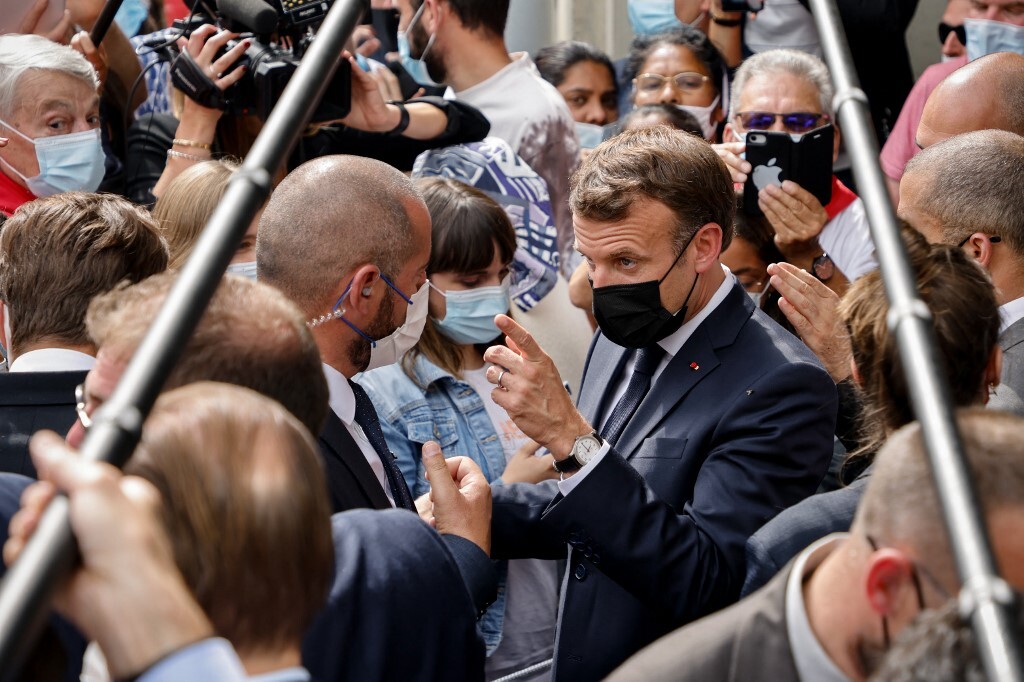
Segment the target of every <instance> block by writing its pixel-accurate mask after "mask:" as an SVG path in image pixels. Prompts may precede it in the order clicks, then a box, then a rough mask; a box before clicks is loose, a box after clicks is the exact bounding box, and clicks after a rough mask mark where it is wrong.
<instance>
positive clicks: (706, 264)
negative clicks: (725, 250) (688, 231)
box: [693, 223, 722, 274]
mask: <svg viewBox="0 0 1024 682" xmlns="http://www.w3.org/2000/svg"><path fill="white" fill-rule="evenodd" d="M693 241H694V242H695V245H696V249H695V258H694V260H695V261H696V262H695V263H694V267H695V269H696V270H697V272H698V273H701V274H703V273H705V272H707V271H709V270H710V269H711V268H712V267H715V265H716V264H717V263H718V259H719V257H720V256H721V255H722V228H721V226H720V225H719V224H718V223H708V224H706V225H704V226H703V227H701V228H700V234H698V235H697V236H696V237H695V238H694V240H693Z"/></svg>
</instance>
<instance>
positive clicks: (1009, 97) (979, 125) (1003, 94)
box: [917, 52, 1024, 149]
mask: <svg viewBox="0 0 1024 682" xmlns="http://www.w3.org/2000/svg"><path fill="white" fill-rule="evenodd" d="M975 130H1008V131H1010V132H1011V133H1017V134H1018V135H1024V55H1019V54H1016V53H1013V52H997V53H996V54H990V55H987V56H985V57H981V58H980V59H976V60H974V61H973V62H971V63H970V64H968V65H967V66H964V67H962V68H960V69H957V70H956V71H954V72H953V73H951V74H950V75H949V76H947V77H946V79H945V80H943V81H942V82H941V83H939V85H938V87H936V88H935V90H933V91H932V94H931V95H929V97H928V101H927V102H926V103H925V105H924V111H923V113H922V114H921V122H920V124H918V127H917V144H918V146H919V147H921V148H922V149H924V148H926V147H930V146H931V145H933V144H935V143H936V142H941V141H942V140H945V139H947V138H949V137H952V136H954V135H960V134H961V133H968V132H971V131H975Z"/></svg>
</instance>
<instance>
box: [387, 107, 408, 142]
mask: <svg viewBox="0 0 1024 682" xmlns="http://www.w3.org/2000/svg"><path fill="white" fill-rule="evenodd" d="M388 104H394V105H395V106H396V107H398V113H399V114H400V115H401V116H400V118H399V119H398V125H396V126H395V127H394V128H392V129H391V130H389V131H388V132H386V133H385V135H389V136H391V137H398V136H399V135H401V134H402V133H404V132H405V129H406V128H408V127H409V110H408V109H406V108H405V104H404V103H403V102H388Z"/></svg>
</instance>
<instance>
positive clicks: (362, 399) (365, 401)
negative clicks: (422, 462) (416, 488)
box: [348, 381, 416, 511]
mask: <svg viewBox="0 0 1024 682" xmlns="http://www.w3.org/2000/svg"><path fill="white" fill-rule="evenodd" d="M348 383H349V385H350V386H351V387H352V393H353V394H355V398H356V424H359V427H360V428H361V429H362V430H363V433H364V434H366V439H367V440H368V441H370V445H372V446H373V449H374V451H375V452H376V453H377V456H378V457H380V461H381V463H382V464H383V465H384V475H385V476H386V477H387V479H388V485H389V486H391V496H392V497H394V498H395V506H396V507H401V508H404V509H411V510H413V511H415V510H416V505H415V504H414V503H413V500H412V493H410V492H409V486H407V485H406V484H405V478H404V477H403V476H402V471H401V469H399V468H398V462H396V461H395V456H394V455H393V454H391V450H390V449H388V444H387V441H386V440H384V432H383V431H381V430H380V422H379V421H378V420H377V410H375V409H374V408H373V402H372V401H371V400H370V396H368V395H366V391H364V390H363V387H362V386H360V385H359V384H357V383H355V382H354V381H350V382H348Z"/></svg>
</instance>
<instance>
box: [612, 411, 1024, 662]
mask: <svg viewBox="0 0 1024 682" xmlns="http://www.w3.org/2000/svg"><path fill="white" fill-rule="evenodd" d="M957 421H958V422H959V425H960V434H961V436H962V437H963V444H964V453H965V454H966V457H967V463H968V465H969V466H970V468H971V471H972V473H973V475H974V484H975V487H976V489H977V491H978V499H979V500H981V501H982V502H983V509H982V512H983V513H984V514H985V520H986V522H987V525H988V533H989V537H990V538H992V540H993V542H994V544H993V551H994V552H995V557H996V563H997V565H998V567H999V569H1000V571H1001V572H1002V575H1003V577H1004V579H1005V580H1006V581H1007V582H1008V583H1009V584H1010V585H1011V586H1013V587H1015V588H1017V589H1020V588H1021V586H1022V585H1024V571H1022V567H1024V563H1022V562H1021V557H1022V556H1024V544H1022V539H1024V535H1022V534H1021V532H1020V523H1021V519H1022V516H1021V512H1022V507H1021V491H1022V485H1024V459H1022V457H1021V455H1024V449H1022V446H1021V443H1022V439H1021V435H1022V433H1024V421H1022V420H1021V419H1020V418H1019V417H1015V416H1012V415H1008V414H1005V413H1001V412H994V411H991V410H982V409H977V408H975V409H970V410H962V411H960V413H959V414H958V416H957ZM875 462H876V464H875V471H874V473H873V474H872V476H871V480H870V482H869V483H868V487H867V490H866V491H865V493H864V498H863V499H862V500H861V503H860V506H859V507H858V508H857V516H856V518H855V519H854V522H853V526H852V527H851V528H850V532H849V533H842V534H840V533H837V534H834V535H829V536H827V537H825V538H822V539H821V540H819V541H818V542H816V543H814V544H813V545H811V546H810V547H808V548H807V549H805V550H804V551H803V552H801V553H800V554H799V555H797V557H796V558H795V559H794V560H793V561H791V562H790V563H789V565H788V566H787V567H786V568H785V569H784V570H783V571H782V572H780V573H779V575H777V576H776V577H775V578H774V579H772V581H771V582H769V583H768V584H767V585H765V586H764V587H763V588H761V589H760V590H758V591H757V592H755V593H754V594H752V595H750V596H749V597H747V598H746V599H744V600H743V601H741V602H739V603H738V604H736V605H734V606H732V607H730V608H728V609H726V610H725V611H721V612H719V613H717V614H715V615H713V616H711V617H709V618H706V619H704V620H701V621H698V622H696V623H693V624H692V625H689V626H688V627H685V628H682V629H680V630H677V631H676V632H674V633H672V634H671V635H669V636H668V637H665V638H663V639H661V640H659V641H658V642H656V643H654V644H652V645H651V646H649V647H648V648H647V649H645V650H644V651H642V652H641V653H639V654H637V655H636V656H635V657H634V658H632V659H630V660H629V661H628V662H627V663H626V664H625V665H623V666H622V667H621V668H619V669H618V670H617V671H616V672H615V673H613V674H612V676H611V677H610V678H609V680H611V681H616V680H649V681H657V680H752V679H758V680H762V679H763V680H808V681H809V680H815V682H818V681H831V682H838V681H841V680H856V681H859V680H864V679H866V678H868V677H870V676H871V674H872V673H873V672H874V671H875V670H876V669H877V668H878V665H879V663H880V662H881V659H882V656H883V655H884V654H885V652H886V651H887V650H888V649H889V645H890V642H891V641H892V640H893V639H895V638H896V637H897V635H898V634H899V633H900V632H901V631H902V630H903V629H904V628H905V627H906V626H907V625H908V624H909V623H911V622H912V621H913V620H914V619H915V618H917V616H918V615H919V614H920V613H921V612H922V611H924V610H925V609H928V608H937V607H939V606H940V605H942V604H943V603H945V602H946V601H947V600H949V599H951V597H952V596H953V595H955V594H956V593H957V591H958V590H959V588H960V585H959V581H958V580H957V577H956V571H955V570H954V565H953V556H952V553H951V551H950V545H949V539H948V536H947V535H946V529H945V528H944V527H943V523H942V514H941V513H940V509H939V500H938V497H937V495H936V493H935V487H934V485H932V482H931V481H930V480H929V479H930V478H931V475H930V473H929V465H928V458H927V457H926V456H925V451H924V444H923V443H922V438H921V427H920V426H919V425H918V424H917V423H913V424H910V425H908V426H905V427H904V428H902V429H900V430H899V431H897V432H896V433H895V434H894V435H893V436H892V437H891V438H890V439H889V440H888V442H887V443H886V444H885V446H884V447H883V448H882V450H881V451H880V452H879V453H878V457H877V458H876V459H875ZM908 679H909V678H908Z"/></svg>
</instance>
